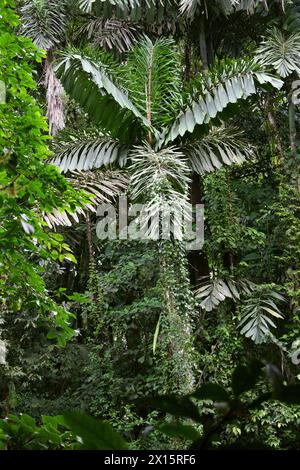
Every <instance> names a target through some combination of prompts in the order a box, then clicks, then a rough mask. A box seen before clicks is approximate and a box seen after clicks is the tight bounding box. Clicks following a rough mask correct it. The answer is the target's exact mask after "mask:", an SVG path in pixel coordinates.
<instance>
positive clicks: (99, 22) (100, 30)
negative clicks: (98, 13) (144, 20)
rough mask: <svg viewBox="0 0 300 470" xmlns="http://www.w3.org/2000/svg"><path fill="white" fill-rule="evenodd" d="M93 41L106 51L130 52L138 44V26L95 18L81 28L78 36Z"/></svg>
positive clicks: (115, 20)
mask: <svg viewBox="0 0 300 470" xmlns="http://www.w3.org/2000/svg"><path fill="white" fill-rule="evenodd" d="M85 35H86V36H87V39H89V40H91V39H92V40H93V42H94V43H95V44H99V45H100V46H101V47H103V48H104V49H106V50H109V51H111V50H115V51H117V52H119V53H122V52H126V51H129V50H130V49H132V47H133V45H134V44H135V43H136V42H137V40H138V38H139V35H138V26H136V25H133V24H131V23H129V22H128V21H124V20H119V19H103V18H94V19H92V20H89V21H88V22H87V23H86V24H84V25H83V26H81V28H80V29H79V30H78V32H77V34H76V36H77V37H80V38H82V37H83V36H85Z"/></svg>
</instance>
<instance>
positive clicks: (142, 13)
mask: <svg viewBox="0 0 300 470" xmlns="http://www.w3.org/2000/svg"><path fill="white" fill-rule="evenodd" d="M80 6H81V9H82V10H83V11H84V12H86V13H91V12H93V13H95V14H96V15H97V16H98V17H101V18H103V19H111V18H115V19H119V20H125V21H131V22H135V23H138V22H142V23H143V24H146V25H148V26H150V27H151V28H155V27H156V26H157V25H160V27H163V26H166V27H168V26H172V28H173V29H174V28H175V23H176V22H178V18H177V16H178V5H177V0H80ZM167 29H168V28H167ZM169 29H170V28H169Z"/></svg>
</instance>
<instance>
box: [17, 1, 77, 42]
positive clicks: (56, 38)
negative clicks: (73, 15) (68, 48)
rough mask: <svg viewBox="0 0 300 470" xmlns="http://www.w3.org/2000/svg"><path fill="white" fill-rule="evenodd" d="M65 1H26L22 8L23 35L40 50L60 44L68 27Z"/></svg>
mask: <svg viewBox="0 0 300 470" xmlns="http://www.w3.org/2000/svg"><path fill="white" fill-rule="evenodd" d="M66 12H67V8H66V1H65V0H26V1H25V2H24V4H23V6H22V7H21V33H22V34H23V35H25V36H29V37H30V38H31V39H32V40H33V42H34V43H35V44H36V46H37V47H38V48H40V49H45V50H49V49H51V48H52V47H53V46H55V45H57V44H59V43H60V42H61V41H62V39H63V38H64V36H65V31H66V27H67V19H68V18H67V13H66Z"/></svg>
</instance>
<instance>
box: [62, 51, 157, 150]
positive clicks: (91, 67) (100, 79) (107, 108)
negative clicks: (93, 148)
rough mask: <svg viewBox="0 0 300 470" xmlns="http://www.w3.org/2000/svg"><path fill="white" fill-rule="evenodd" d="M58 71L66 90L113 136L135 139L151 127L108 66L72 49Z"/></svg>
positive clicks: (125, 139) (65, 56)
mask: <svg viewBox="0 0 300 470" xmlns="http://www.w3.org/2000/svg"><path fill="white" fill-rule="evenodd" d="M57 73H58V76H59V77H60V80H61V83H62V85H63V87H64V88H65V90H66V92H67V93H68V94H69V95H70V96H71V97H72V98H74V99H75V100H76V101H77V102H78V103H79V104H80V105H81V106H82V107H83V108H84V109H85V110H86V112H87V113H88V114H89V116H90V118H91V119H93V120H94V122H95V123H97V124H98V126H100V128H101V129H102V130H105V131H107V132H110V134H111V135H112V136H113V137H121V138H122V137H123V138H124V141H125V142H126V141H127V140H128V139H130V137H131V138H133V136H132V135H131V132H132V133H134V138H135V137H136V133H137V134H138V135H140V136H141V135H143V133H144V129H145V128H146V129H151V125H150V123H149V121H148V120H147V119H146V117H144V116H143V115H142V114H141V113H140V112H139V110H138V109H137V108H136V106H135V105H134V104H133V103H132V101H131V100H130V99H129V98H128V96H127V94H126V93H125V91H123V90H122V89H121V88H120V87H118V86H117V85H116V84H115V83H114V82H113V81H112V79H111V78H110V76H109V74H108V72H107V67H105V66H104V65H103V64H101V63H96V62H95V61H93V60H92V59H89V58H88V57H86V56H83V55H82V54H81V53H80V51H74V50H71V51H69V52H66V53H65V54H64V58H63V60H62V61H61V62H60V63H59V64H58V66H57Z"/></svg>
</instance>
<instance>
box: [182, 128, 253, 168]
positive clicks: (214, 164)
mask: <svg viewBox="0 0 300 470" xmlns="http://www.w3.org/2000/svg"><path fill="white" fill-rule="evenodd" d="M184 152H185V154H186V155H187V156H188V158H189V160H190V162H191V166H192V169H193V170H194V171H195V172H196V173H198V174H199V175H203V174H205V173H210V172H212V171H215V170H218V169H220V168H221V167H222V166H223V165H232V164H234V163H243V162H244V161H245V160H246V159H248V158H251V157H253V155H254V149H253V147H252V146H251V145H249V144H248V143H247V142H246V141H245V140H244V139H243V137H242V134H241V133H240V132H239V131H238V130H237V129H235V128H232V127H223V128H222V127H221V128H212V129H211V131H210V133H209V134H208V135H206V136H204V137H203V138H202V139H201V140H197V141H194V142H190V143H189V144H188V145H186V146H185V148H184Z"/></svg>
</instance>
